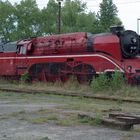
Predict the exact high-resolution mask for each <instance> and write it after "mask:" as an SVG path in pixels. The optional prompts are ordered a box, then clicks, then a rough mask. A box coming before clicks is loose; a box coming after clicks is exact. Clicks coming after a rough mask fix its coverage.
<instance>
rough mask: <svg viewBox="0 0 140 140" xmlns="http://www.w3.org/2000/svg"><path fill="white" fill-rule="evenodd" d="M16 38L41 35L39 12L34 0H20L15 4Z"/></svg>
mask: <svg viewBox="0 0 140 140" xmlns="http://www.w3.org/2000/svg"><path fill="white" fill-rule="evenodd" d="M15 8H16V13H15V15H16V18H17V19H16V22H17V37H16V38H17V39H23V38H29V37H34V36H39V35H41V32H40V20H41V12H40V10H39V8H38V7H37V3H36V0H22V1H21V2H20V4H16V6H15Z"/></svg>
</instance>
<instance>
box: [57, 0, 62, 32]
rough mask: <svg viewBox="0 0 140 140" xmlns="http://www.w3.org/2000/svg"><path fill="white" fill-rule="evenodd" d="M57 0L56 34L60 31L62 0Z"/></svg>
mask: <svg viewBox="0 0 140 140" xmlns="http://www.w3.org/2000/svg"><path fill="white" fill-rule="evenodd" d="M57 1H58V34H60V33H61V2H62V1H63V0H57Z"/></svg>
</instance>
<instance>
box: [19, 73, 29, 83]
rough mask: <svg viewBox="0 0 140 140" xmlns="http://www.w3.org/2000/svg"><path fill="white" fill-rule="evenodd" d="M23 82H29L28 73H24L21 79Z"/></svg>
mask: <svg viewBox="0 0 140 140" xmlns="http://www.w3.org/2000/svg"><path fill="white" fill-rule="evenodd" d="M20 80H21V82H27V81H28V80H29V74H28V73H24V74H23V75H22V76H21V78H20Z"/></svg>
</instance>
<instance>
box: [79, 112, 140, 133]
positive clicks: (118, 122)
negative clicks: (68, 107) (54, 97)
mask: <svg viewBox="0 0 140 140" xmlns="http://www.w3.org/2000/svg"><path fill="white" fill-rule="evenodd" d="M78 118H79V119H88V120H93V121H94V120H95V119H96V116H95V114H91V113H90V114H88V113H87V114H84V113H83V114H78ZM100 122H101V125H104V126H107V127H111V128H117V129H121V130H130V129H131V128H133V126H134V125H137V124H140V116H137V115H128V114H124V113H110V114H109V115H108V117H103V118H100Z"/></svg>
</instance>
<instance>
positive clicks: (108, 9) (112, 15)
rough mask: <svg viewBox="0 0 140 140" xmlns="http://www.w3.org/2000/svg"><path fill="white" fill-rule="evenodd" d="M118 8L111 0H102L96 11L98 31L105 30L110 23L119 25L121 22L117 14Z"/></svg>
mask: <svg viewBox="0 0 140 140" xmlns="http://www.w3.org/2000/svg"><path fill="white" fill-rule="evenodd" d="M117 13H118V10H117V7H116V5H115V4H114V3H113V1H112V0H102V3H100V10H99V12H98V15H97V17H98V20H99V25H98V26H99V27H98V28H100V31H107V30H108V29H109V27H110V26H112V25H121V24H122V22H121V21H120V19H119V18H118V16H117Z"/></svg>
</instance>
